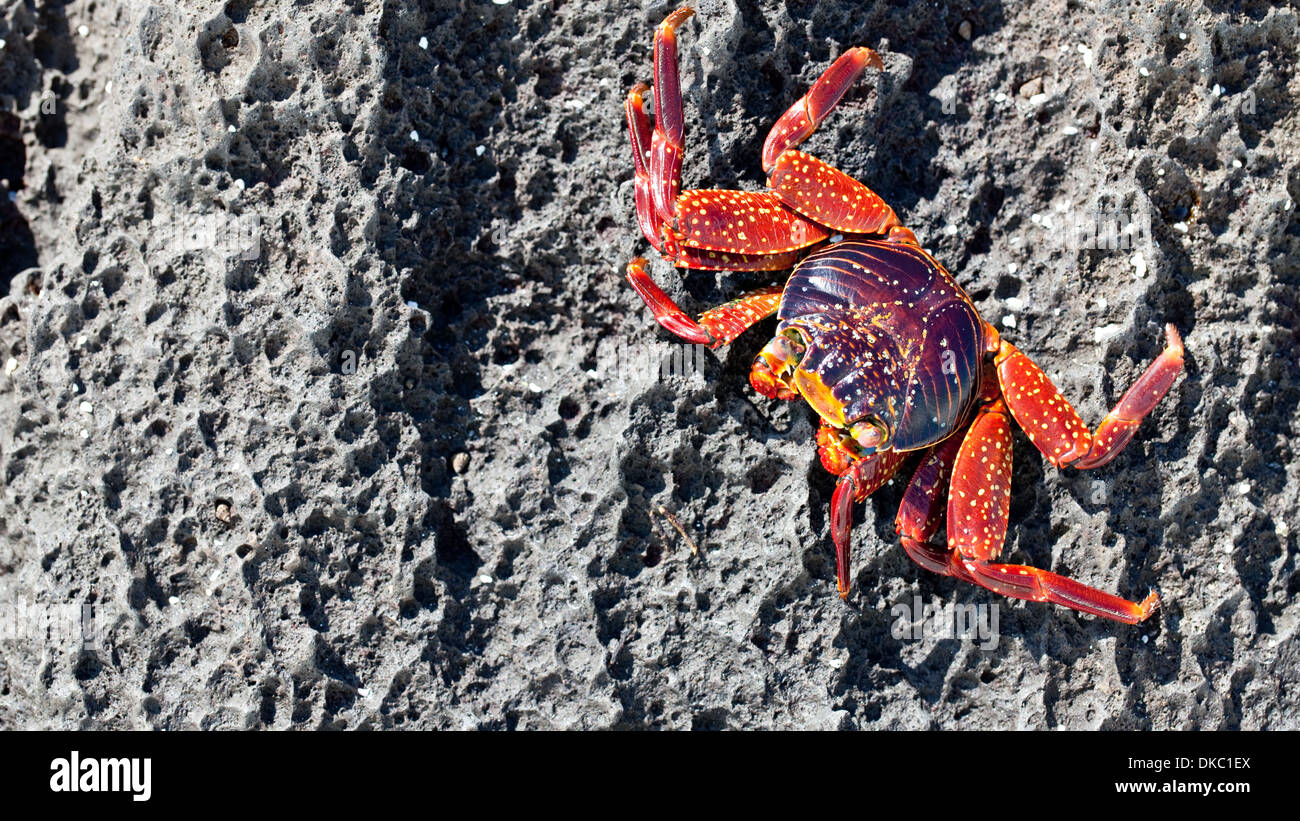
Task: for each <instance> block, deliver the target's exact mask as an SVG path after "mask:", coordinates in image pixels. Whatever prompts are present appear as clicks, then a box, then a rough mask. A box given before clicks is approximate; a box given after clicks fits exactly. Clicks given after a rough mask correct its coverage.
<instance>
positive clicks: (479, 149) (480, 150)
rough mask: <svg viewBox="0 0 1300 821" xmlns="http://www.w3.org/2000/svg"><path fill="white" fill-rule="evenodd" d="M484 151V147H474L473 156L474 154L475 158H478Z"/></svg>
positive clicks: (485, 149)
mask: <svg viewBox="0 0 1300 821" xmlns="http://www.w3.org/2000/svg"><path fill="white" fill-rule="evenodd" d="M484 151H487V148H485V147H483V146H481V145H476V146H474V154H475V155H476V156H479V157H481V156H483V152H484Z"/></svg>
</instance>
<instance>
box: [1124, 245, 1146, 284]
mask: <svg viewBox="0 0 1300 821" xmlns="http://www.w3.org/2000/svg"><path fill="white" fill-rule="evenodd" d="M1128 264H1129V265H1132V266H1133V276H1134V277H1135V278H1137V279H1141V278H1142V277H1144V276H1146V275H1147V259H1146V257H1144V256H1142V252H1141V251H1139V252H1137V253H1136V254H1134V255H1133V256H1131V257H1129V258H1128Z"/></svg>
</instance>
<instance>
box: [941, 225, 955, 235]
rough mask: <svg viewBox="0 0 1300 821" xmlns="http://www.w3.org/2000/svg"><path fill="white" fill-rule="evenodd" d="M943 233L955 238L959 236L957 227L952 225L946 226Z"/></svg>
mask: <svg viewBox="0 0 1300 821" xmlns="http://www.w3.org/2000/svg"><path fill="white" fill-rule="evenodd" d="M943 233H944V234H945V235H947V236H950V237H955V236H957V226H955V225H951V224H950V225H946V226H944V229H943Z"/></svg>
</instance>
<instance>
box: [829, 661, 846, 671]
mask: <svg viewBox="0 0 1300 821" xmlns="http://www.w3.org/2000/svg"><path fill="white" fill-rule="evenodd" d="M826 663H827V664H828V665H829V666H830V667H831V669H833V670H838V669H840V668H841V667H843V666H844V659H841V658H834V659H831V660H830V661H828V662H826Z"/></svg>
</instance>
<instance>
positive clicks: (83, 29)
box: [77, 26, 90, 37]
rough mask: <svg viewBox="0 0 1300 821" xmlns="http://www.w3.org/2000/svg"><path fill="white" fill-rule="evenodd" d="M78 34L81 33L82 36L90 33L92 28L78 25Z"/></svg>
mask: <svg viewBox="0 0 1300 821" xmlns="http://www.w3.org/2000/svg"><path fill="white" fill-rule="evenodd" d="M77 34H80V35H81V36H82V37H85V36H86V35H87V34H90V29H89V28H87V27H86V26H77Z"/></svg>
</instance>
